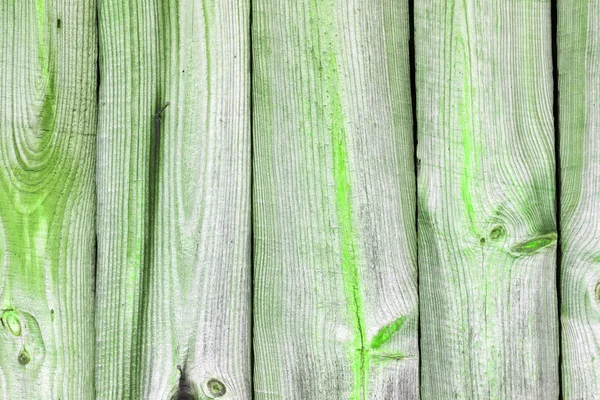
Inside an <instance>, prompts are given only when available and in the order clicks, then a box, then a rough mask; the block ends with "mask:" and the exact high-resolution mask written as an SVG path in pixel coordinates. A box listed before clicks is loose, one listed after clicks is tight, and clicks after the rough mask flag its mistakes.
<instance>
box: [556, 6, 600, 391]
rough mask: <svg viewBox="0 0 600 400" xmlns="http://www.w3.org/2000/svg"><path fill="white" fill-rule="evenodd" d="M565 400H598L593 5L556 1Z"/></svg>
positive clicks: (596, 28)
mask: <svg viewBox="0 0 600 400" xmlns="http://www.w3.org/2000/svg"><path fill="white" fill-rule="evenodd" d="M557 7H558V8H557V14H558V33H557V44H558V72H559V81H558V84H559V90H560V93H559V100H560V102H559V107H560V108H559V109H560V118H559V121H560V160H561V172H562V174H561V182H562V185H561V189H562V190H561V210H560V212H561V232H562V269H561V275H560V276H561V286H560V287H561V301H562V304H561V322H562V374H563V386H562V389H563V398H564V399H573V400H575V399H597V398H600V264H599V263H600V240H599V237H600V236H599V235H600V221H599V220H598V206H600V180H599V179H600V174H599V171H600V169H599V168H600V143H599V141H598V132H599V130H600V64H599V62H600V1H597V0H576V1H562V0H561V1H559V2H558V5H557Z"/></svg>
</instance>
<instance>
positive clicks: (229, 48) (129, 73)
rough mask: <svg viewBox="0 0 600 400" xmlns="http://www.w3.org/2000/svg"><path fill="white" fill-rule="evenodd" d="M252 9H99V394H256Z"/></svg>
mask: <svg viewBox="0 0 600 400" xmlns="http://www.w3.org/2000/svg"><path fill="white" fill-rule="evenodd" d="M249 8H250V4H249V2H247V1H239V0H222V1H218V2H215V1H213V0H201V1H196V0H183V1H176V0H170V1H158V0H150V1H132V2H123V1H120V0H103V1H102V2H101V3H100V5H99V15H100V21H99V22H100V54H101V74H102V82H101V90H100V111H99V112H100V114H99V118H100V123H99V131H98V139H99V140H98V158H99V161H98V194H99V196H98V198H99V205H98V207H99V208H98V213H99V215H98V225H99V227H98V239H99V249H98V251H99V254H98V256H99V257H98V261H99V264H98V268H99V273H98V290H97V295H98V302H97V304H98V311H97V313H98V317H97V324H96V328H97V332H98V333H97V335H98V338H97V346H98V350H97V353H98V355H97V374H96V378H97V388H98V397H99V398H103V399H142V398H143V399H166V398H178V399H179V398H206V397H207V396H208V397H211V398H212V397H222V398H236V399H241V398H249V397H250V391H251V389H250V349H251V348H250V337H249V336H250V318H251V316H250V315H251V314H250V313H251V311H250V309H249V304H250V151H251V147H250V146H251V143H250V121H249V113H250V110H249V103H250V101H249V100H250V92H249V88H250V82H249V65H250V63H249ZM167 101H169V102H170V105H169V106H168V107H167V108H165V109H164V111H163V112H162V114H160V121H159V120H158V119H157V118H156V116H155V114H156V113H157V112H158V111H159V110H160V109H161V108H162V107H163V106H164V105H165V104H166V102H167Z"/></svg>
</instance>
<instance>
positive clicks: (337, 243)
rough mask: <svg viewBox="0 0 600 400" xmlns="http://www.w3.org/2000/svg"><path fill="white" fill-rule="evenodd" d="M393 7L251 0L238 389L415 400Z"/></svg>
mask: <svg viewBox="0 0 600 400" xmlns="http://www.w3.org/2000/svg"><path fill="white" fill-rule="evenodd" d="M407 4H408V3H407V2H405V1H400V2H389V1H381V0H375V1H373V0H368V1H367V0H344V1H342V0H325V1H318V2H315V1H309V0H298V1H274V0H254V2H253V12H252V19H253V23H252V26H253V29H252V35H253V57H254V60H253V68H254V69H253V99H254V103H253V104H254V107H253V116H254V118H253V143H254V157H253V171H254V175H253V182H254V183H253V187H254V196H253V199H254V208H253V219H254V225H253V228H254V243H255V248H254V251H255V263H254V264H255V265H254V271H255V272H254V289H255V290H254V323H255V325H254V327H255V329H254V349H255V367H254V380H255V383H254V394H255V398H257V399H304V400H306V399H324V398H328V399H367V398H370V399H400V398H401V399H415V398H418V381H419V378H418V345H417V342H418V338H417V324H418V320H417V315H418V314H417V284H416V278H417V276H416V275H417V271H416V235H415V200H416V199H415V197H416V196H415V175H414V163H413V159H414V157H413V149H414V147H413V139H412V137H413V129H412V114H411V98H410V85H409V57H408V38H409V26H408V9H407Z"/></svg>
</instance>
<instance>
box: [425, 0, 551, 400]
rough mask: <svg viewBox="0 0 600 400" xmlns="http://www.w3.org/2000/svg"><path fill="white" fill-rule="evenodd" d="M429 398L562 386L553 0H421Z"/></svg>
mask: <svg viewBox="0 0 600 400" xmlns="http://www.w3.org/2000/svg"><path fill="white" fill-rule="evenodd" d="M415 29H416V36H415V38H416V72H417V76H416V85H417V95H418V96H417V115H418V127H419V134H418V152H417V157H418V158H419V159H420V161H419V162H420V171H419V175H418V210H419V212H418V213H419V215H418V227H419V271H420V273H419V282H420V285H419V294H420V298H419V299H420V304H421V342H420V343H421V352H422V358H421V360H422V364H421V367H422V373H421V378H422V386H421V395H422V396H423V398H425V399H450V398H466V399H479V398H502V399H556V398H557V397H558V390H559V389H558V326H557V325H558V316H557V311H558V306H557V298H556V275H557V274H556V237H557V233H556V221H555V219H556V218H555V172H554V171H555V159H554V128H553V116H552V112H553V82H552V48H551V41H552V36H551V11H550V2H548V1H517V2H515V1H507V0H496V1H492V2H487V3H485V5H484V4H483V3H480V2H479V1H475V0H467V1H463V2H455V1H442V0H425V1H419V2H416V3H415Z"/></svg>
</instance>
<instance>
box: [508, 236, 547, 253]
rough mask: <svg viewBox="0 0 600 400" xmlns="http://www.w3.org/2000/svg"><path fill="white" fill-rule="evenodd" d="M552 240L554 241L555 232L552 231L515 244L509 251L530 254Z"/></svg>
mask: <svg viewBox="0 0 600 400" xmlns="http://www.w3.org/2000/svg"><path fill="white" fill-rule="evenodd" d="M554 242H556V233H554V232H553V233H548V234H545V235H541V236H538V237H535V238H533V239H531V240H527V241H525V242H521V243H519V244H516V245H514V246H513V247H512V248H511V251H512V252H513V253H517V254H532V253H536V252H538V251H539V250H541V249H543V248H545V247H548V246H550V245H551V244H553V243H554Z"/></svg>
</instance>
